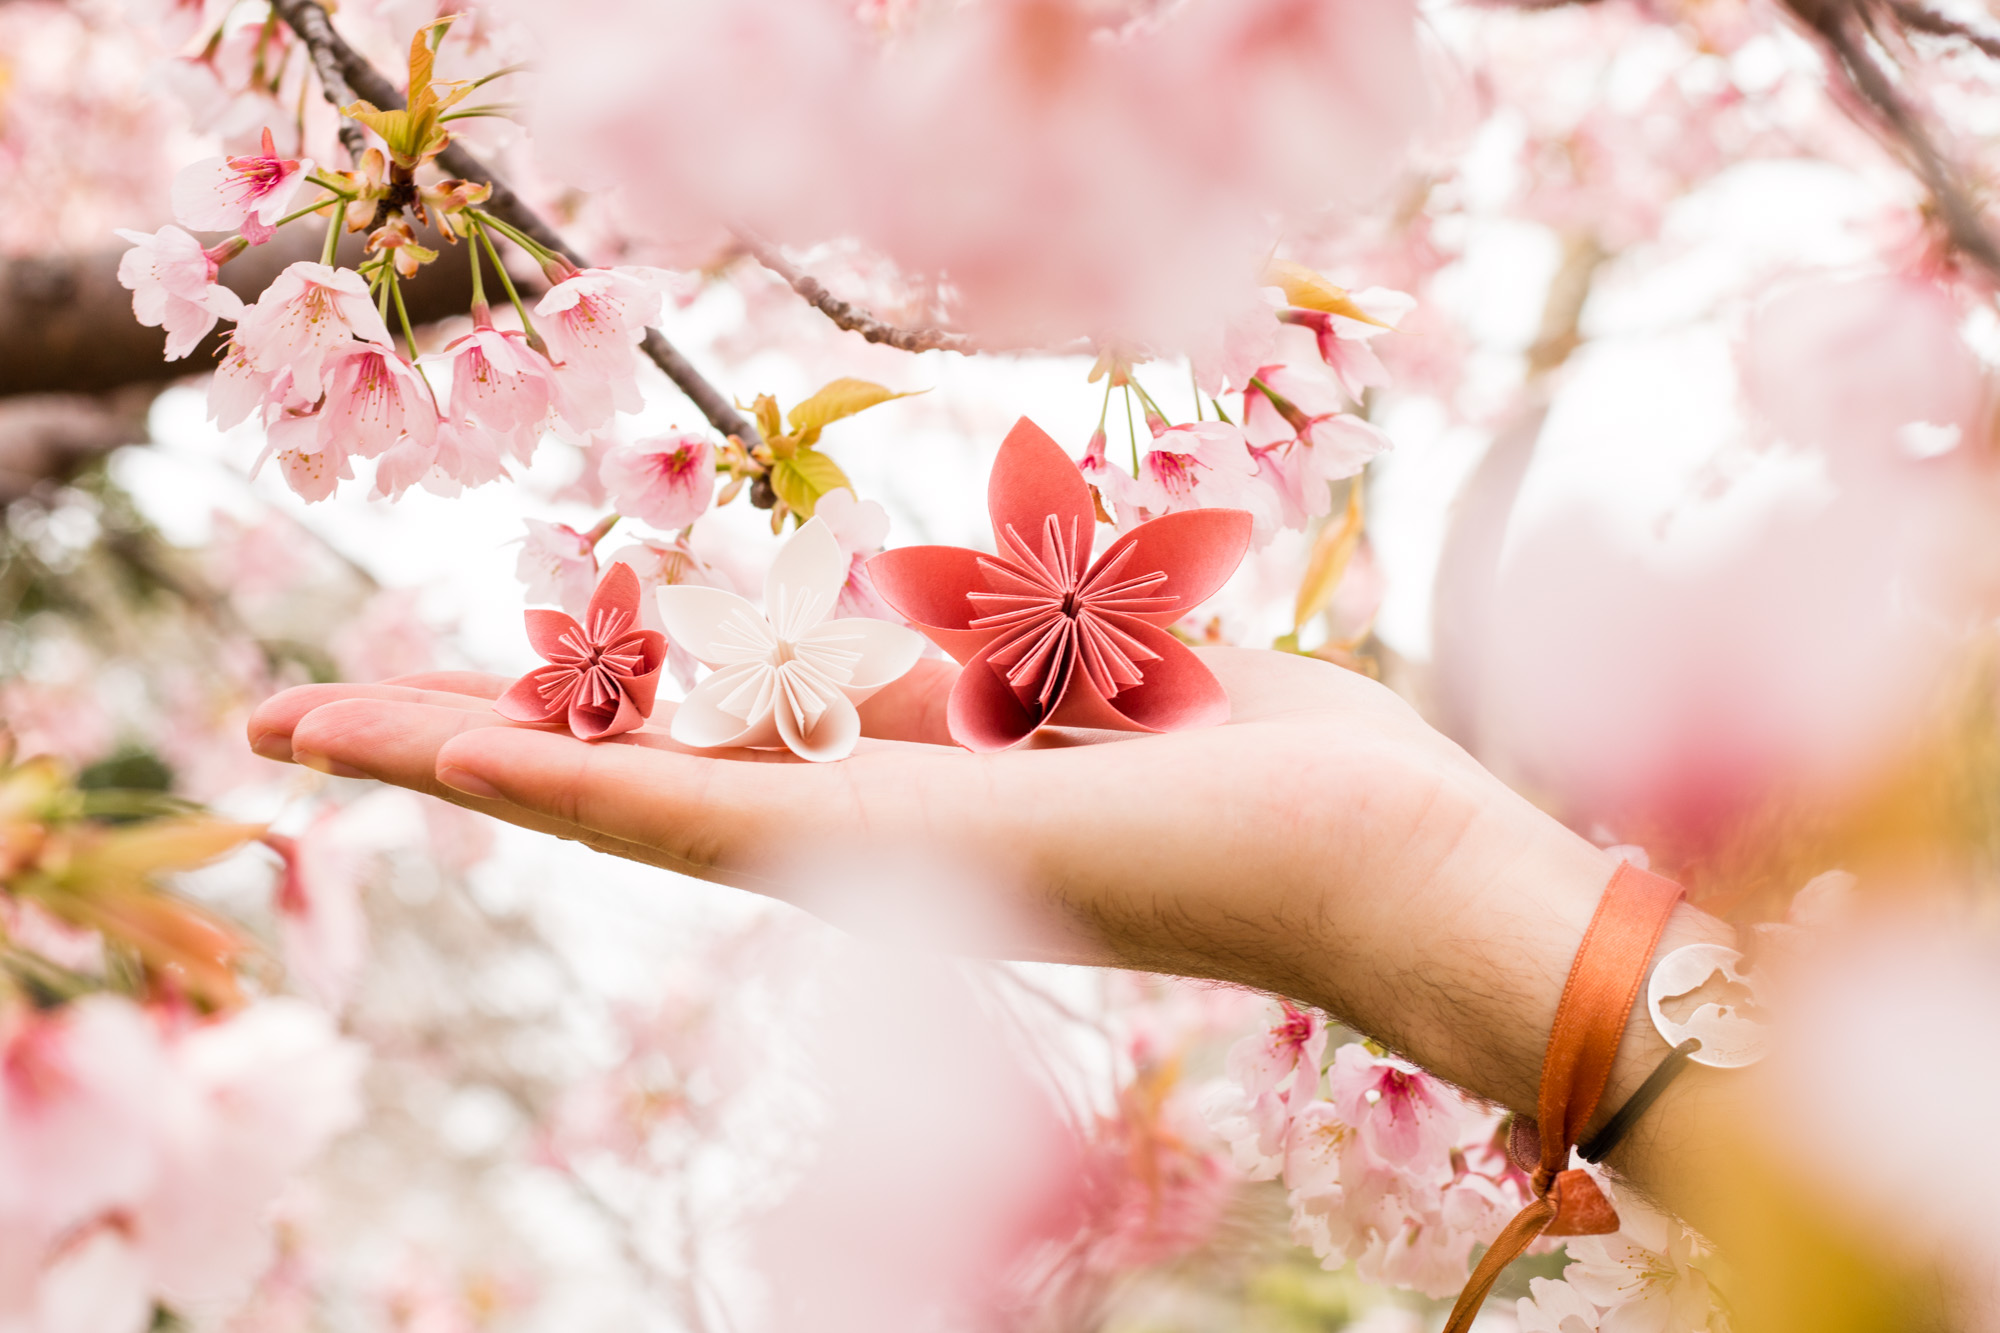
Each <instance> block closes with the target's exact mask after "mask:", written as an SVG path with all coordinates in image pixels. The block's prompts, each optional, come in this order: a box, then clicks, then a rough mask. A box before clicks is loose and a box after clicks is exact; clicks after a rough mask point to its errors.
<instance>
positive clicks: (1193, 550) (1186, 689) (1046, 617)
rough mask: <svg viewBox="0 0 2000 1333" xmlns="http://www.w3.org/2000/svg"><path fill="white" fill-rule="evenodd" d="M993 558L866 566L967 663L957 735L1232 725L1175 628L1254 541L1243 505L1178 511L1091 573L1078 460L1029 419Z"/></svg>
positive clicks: (1005, 449)
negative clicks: (1042, 728)
mask: <svg viewBox="0 0 2000 1333" xmlns="http://www.w3.org/2000/svg"><path fill="white" fill-rule="evenodd" d="M987 505H988V508H989V510H990V511H991V515H992V519H993V530H994V541H995V547H996V554H994V555H990V556H989V555H982V554H980V553H979V552H976V551H968V550H961V549H958V548H955V547H940V546H921V547H908V548H904V549H901V550H896V551H886V552H884V553H883V554H881V555H879V556H877V557H876V558H875V559H874V560H872V561H870V562H869V564H868V575H869V578H870V579H871V580H872V581H873V583H874V585H875V588H876V591H877V592H878V593H879V594H880V595H881V597H882V599H883V600H884V601H886V602H887V603H888V604H889V605H890V606H891V607H893V608H895V609H896V610H897V611H899V612H901V613H902V614H903V615H904V616H906V617H907V618H908V619H909V620H910V622H911V623H912V624H913V625H915V626H916V627H917V628H918V629H919V630H921V631H922V632H923V634H924V635H925V637H927V638H929V639H930V640H931V641H932V642H933V643H935V644H937V645H938V646H939V647H941V648H943V649H944V650H945V651H946V652H948V653H950V654H951V655H952V657H954V658H955V659H957V660H958V661H959V662H960V663H961V664H962V665H963V666H964V668H965V669H964V670H963V671H962V672H961V673H960V675H959V679H958V681H957V682H956V684H955V685H954V686H953V689H952V694H951V699H950V703H949V705H948V708H947V722H948V725H949V727H950V730H951V734H952V738H953V739H954V740H956V741H958V742H959V744H961V745H964V746H966V747H967V748H968V749H972V750H982V751H983V750H997V749H1004V748H1006V747H1007V746H1009V745H1013V744H1016V743H1018V742H1019V741H1021V740H1023V739H1025V738H1026V737H1027V736H1028V734H1029V733H1031V732H1032V731H1034V729H1035V728H1036V727H1037V726H1041V725H1044V724H1053V725H1059V726H1076V727H1099V728H1104V727H1109V728H1119V729H1124V730H1137V731H1167V730H1173V729H1176V728H1179V727H1189V726H1201V725H1205V724H1209V723H1214V722H1220V721H1223V720H1225V719H1226V718H1227V717H1228V715H1229V700H1228V696H1227V695H1226V694H1225V693H1224V692H1223V690H1222V687H1221V685H1220V684H1219V683H1218V682H1217V681H1216V679H1215V677H1214V676H1213V675H1212V674H1210V672H1209V671H1208V669H1207V668H1206V667H1204V666H1203V665H1202V664H1201V662H1200V660H1199V659H1198V658H1196V657H1195V655H1194V654H1193V653H1191V652H1190V651H1188V649H1187V648H1186V647H1185V646H1184V645H1183V644H1181V642H1180V641H1179V640H1177V639H1175V638H1174V637H1173V636H1172V635H1171V634H1168V633H1167V632H1166V627H1167V626H1169V625H1171V624H1173V623H1174V622H1175V621H1177V620H1179V619H1181V618H1182V617H1183V616H1185V615H1187V614H1188V612H1190V611H1192V610H1194V608H1195V607H1197V606H1199V605H1200V604H1201V603H1202V602H1203V601H1204V600H1206V599H1207V598H1208V597H1209V596H1211V595H1212V594H1214V593H1215V591H1216V590H1217V589H1219V588H1220V587H1221V586H1222V585H1223V584H1224V583H1226V582H1227V581H1228V579H1229V577H1230V575H1232V574H1233V573H1235V571H1236V568H1237V566H1238V565H1240V564H1241V563H1242V560H1243V556H1244V554H1245V553H1246V552H1247V551H1248V549H1249V545H1250V535H1251V527H1252V520H1251V516H1250V515H1249V514H1248V513H1245V512H1243V511H1241V510H1233V509H1202V510H1195V511H1189V512H1183V513H1175V514H1169V515H1166V516H1164V517H1162V518H1158V519H1154V520H1153V521H1151V522H1149V523H1144V524H1141V525H1140V526H1139V527H1137V528H1135V529H1134V530H1132V531H1131V532H1129V533H1127V534H1126V535H1125V536H1123V537H1121V538H1119V539H1118V540H1116V541H1114V542H1113V543H1112V544H1111V546H1110V547H1108V548H1107V549H1106V550H1105V552H1104V554H1103V556H1102V557H1101V558H1099V559H1097V560H1096V561H1092V560H1091V558H1090V554H1091V548H1092V546H1093V545H1094V544H1095V541H1096V533H1097V525H1096V508H1095V506H1094V505H1093V504H1092V502H1091V499H1090V488H1089V486H1088V485H1087V484H1086V483H1085V481H1084V479H1083V474H1082V473H1081V472H1080V471H1079V470H1078V469H1077V466H1076V464H1075V463H1074V462H1072V461H1071V460H1070V458H1069V456H1068V455H1067V454H1065V453H1063V451H1062V450H1061V448H1059V447H1058V446H1057V445H1056V443H1055V441H1053V440H1051V439H1050V438H1049V437H1048V436H1047V435H1045V434H1044V433H1043V432H1042V431H1041V430H1040V429H1039V428H1037V427H1036V426H1035V425H1034V423H1032V422H1030V421H1028V420H1027V419H1026V418H1023V419H1022V420H1021V421H1019V422H1018V423H1016V424H1015V426H1014V429H1013V430H1012V431H1011V432H1009V434H1008V436H1007V439H1006V441H1005V442H1004V443H1002V445H1001V446H1000V452H999V455H998V457H996V458H995V460H994V464H993V474H992V477H991V480H990V481H989V483H988V486H987Z"/></svg>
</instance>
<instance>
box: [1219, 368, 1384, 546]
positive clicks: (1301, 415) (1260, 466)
mask: <svg viewBox="0 0 2000 1333" xmlns="http://www.w3.org/2000/svg"><path fill="white" fill-rule="evenodd" d="M1255 380H1256V385H1261V386H1264V387H1263V389H1261V390H1260V389H1259V388H1257V387H1256V385H1253V387H1252V388H1251V389H1250V390H1249V391H1248V392H1246V393H1245V394H1244V403H1245V409H1244V432H1245V435H1246V436H1247V438H1248V439H1249V441H1250V454H1251V457H1252V458H1253V459H1255V461H1256V465H1257V473H1258V479H1259V480H1260V481H1261V482H1262V483H1263V484H1264V486H1265V487H1266V488H1267V490H1268V492H1269V494H1271V495H1272V496H1274V497H1275V498H1276V501H1277V506H1278V513H1279V521H1280V522H1281V523H1282V524H1283V525H1284V526H1285V527H1288V528H1303V527H1305V526H1306V524H1307V523H1308V522H1310V521H1311V520H1312V519H1315V518H1318V517H1320V516H1321V515H1323V514H1325V513H1327V512H1328V511H1329V510H1331V509H1332V507H1333V492H1332V489H1331V486H1330V483H1332V482H1335V481H1340V480H1343V479H1345V478H1347V477H1351V476H1354V475H1355V474H1356V473H1358V472H1360V471H1361V469H1362V468H1364V467H1366V466H1367V465H1368V462H1369V460H1370V459H1372V458H1374V457H1375V455H1377V454H1379V453H1382V452H1383V451H1384V450H1386V449H1388V448H1389V447H1390V441H1389V437H1388V436H1387V435H1385V434H1383V433H1382V431H1381V430H1380V429H1379V428H1377V427H1375V426H1373V425H1371V424H1369V423H1368V422H1366V421H1364V420H1362V419H1361V418H1360V417H1357V416H1354V415H1352V414H1351V413H1348V412H1344V411H1342V410H1341V408H1340V404H1339V401H1338V399H1337V397H1336V396H1335V392H1334V390H1333V388H1332V386H1331V385H1328V384H1326V383H1325V382H1324V381H1323V380H1321V379H1319V378H1318V377H1317V376H1315V375H1312V374H1307V373H1304V372H1300V371H1298V370H1295V369H1293V368H1292V367H1289V366H1285V365H1282V364H1280V365H1270V366H1263V367H1260V368H1259V370H1258V371H1257V374H1256V376H1255Z"/></svg>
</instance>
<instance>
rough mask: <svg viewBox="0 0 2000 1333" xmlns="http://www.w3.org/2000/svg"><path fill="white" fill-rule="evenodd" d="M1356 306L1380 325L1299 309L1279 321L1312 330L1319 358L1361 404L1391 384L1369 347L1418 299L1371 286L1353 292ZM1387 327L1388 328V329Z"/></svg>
mask: <svg viewBox="0 0 2000 1333" xmlns="http://www.w3.org/2000/svg"><path fill="white" fill-rule="evenodd" d="M1352 299H1353V301H1354V304H1355V305H1356V306H1357V307H1359V308H1360V309H1361V310H1362V311H1363V312H1364V313H1366V314H1367V315H1368V316H1369V317H1370V318H1372V319H1377V320H1380V321H1381V323H1380V324H1369V323H1365V322H1363V321H1361V320H1358V319H1350V318H1348V317H1347V316H1345V315H1334V314H1329V313H1327V312H1326V311H1324V310H1300V309H1296V308H1292V309H1287V310H1283V311H1280V312H1279V315H1278V318H1279V319H1280V320H1282V321H1283V322H1285V323H1287V324H1296V325H1298V326H1300V327H1301V328H1306V329H1310V330H1312V333H1313V336H1314V338H1315V339H1316V340H1317V342H1318V344H1319V355H1320V359H1321V360H1322V361H1324V362H1326V366H1327V369H1328V370H1331V371H1332V372H1333V374H1334V378H1336V379H1338V380H1339V381H1340V385H1341V387H1342V388H1343V389H1345V390H1347V394H1348V396H1349V397H1350V398H1353V399H1354V400H1355V401H1356V402H1359V401H1361V396H1362V394H1364V393H1366V392H1367V391H1368V390H1369V389H1371V388H1376V387H1379V386H1382V385H1386V384H1388V383H1389V372H1388V371H1387V370H1386V369H1384V368H1383V365H1382V361H1381V358H1379V357H1377V356H1376V355H1375V351H1374V349H1373V348H1372V347H1370V346H1369V343H1370V342H1372V341H1373V340H1374V339H1375V338H1377V337H1379V336H1381V335H1382V334H1384V333H1388V332H1390V331H1391V330H1392V329H1393V328H1394V326H1395V325H1396V323H1397V322H1398V321H1399V320H1401V319H1402V318H1403V316H1405V315H1407V314H1409V313H1410V311H1411V310H1413V309H1415V308H1416V304H1417V301H1416V298H1415V297H1413V296H1410V295H1408V294H1406V293H1404V292H1393V291H1390V290H1388V289H1387V288H1385V287H1370V288H1368V289H1367V290H1366V291H1360V292H1355V293H1353V298H1352ZM1385 326H1386V327H1385Z"/></svg>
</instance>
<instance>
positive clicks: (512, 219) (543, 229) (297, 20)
mask: <svg viewBox="0 0 2000 1333" xmlns="http://www.w3.org/2000/svg"><path fill="white" fill-rule="evenodd" d="M271 8H272V9H273V10H274V11H275V12H276V13H277V15H278V17H280V18H282V19H283V20H284V21H285V22H286V24H287V25H289V26H290V27H291V29H292V31H293V32H295V33H297V34H298V37H299V40H300V41H302V42H304V43H305V44H306V49H307V50H308V51H310V52H311V53H312V58H313V68H314V69H315V70H316V71H318V73H319V76H320V84H321V87H322V89H323V91H324V92H325V93H326V99H327V101H329V102H331V103H332V104H333V105H334V106H335V107H336V108H338V107H343V106H346V105H348V104H349V103H350V102H352V101H354V100H355V98H356V97H357V96H358V97H359V98H360V99H361V100H364V101H368V102H372V103H374V104H375V105H376V106H378V107H381V108H382V109H383V110H385V111H386V110H392V109H401V108H402V107H403V106H404V105H405V103H404V101H403V95H402V94H401V93H399V92H398V91H396V87H395V85H394V84H392V83H390V82H389V80H388V79H387V78H386V77H384V76H383V74H382V72H381V71H380V70H378V69H376V68H375V67H374V65H372V64H370V63H369V61H368V59H367V57H366V56H363V55H362V54H361V53H360V52H359V51H356V50H355V49H354V48H353V47H351V46H349V45H348V44H347V42H346V40H345V39H344V38H342V37H341V35H340V34H339V33H337V32H335V31H334V30H333V24H332V23H331V22H330V21H329V20H328V18H327V13H326V10H325V9H324V8H322V7H321V6H320V4H319V3H318V0H272V5H271ZM329 73H330V74H331V77H329ZM350 125H351V122H350ZM347 128H348V126H343V128H342V132H341V133H342V137H341V142H342V143H344V144H347V146H348V151H349V152H353V151H354V145H353V142H351V141H350V140H349V139H348V138H347V137H346V131H347ZM355 128H356V130H357V136H358V127H355ZM355 156H356V157H357V158H358V157H359V154H358V153H356V154H355ZM437 161H438V165H439V166H440V167H442V168H443V169H444V170H445V171H446V172H448V173H450V174H451V175H453V176H456V177H458V178H460V179H462V180H469V181H477V182H479V183H480V184H482V185H486V186H489V187H490V188H491V189H492V191H493V193H492V195H491V197H490V198H488V199H487V201H486V203H485V204H484V206H483V207H484V208H485V210H486V211H487V212H488V213H491V214H492V215H493V216H495V217H497V218H499V219H500V220H501V221H502V222H505V223H506V224H507V225H508V226H510V227H513V228H514V229H515V230H517V231H519V232H521V233H522V234H523V235H525V236H527V237H528V238H529V239H531V240H533V241H534V242H535V243H536V244H537V245H541V246H544V247H545V248H547V249H549V250H553V251H555V252H556V253H557V254H559V255H561V256H563V257H564V258H565V259H568V260H569V261H570V262H571V263H573V264H575V265H576V266H577V267H578V268H589V267H590V266H591V265H590V261H589V260H587V259H585V258H584V257H583V256H582V254H581V253H580V252H578V251H577V250H576V249H575V248H574V247H572V246H571V245H570V244H569V243H568V242H567V241H565V240H564V239H563V238H562V237H561V236H560V235H559V234H557V232H556V230H555V229H554V228H553V227H551V226H549V224H548V223H547V222H545V221H543V220H542V218H541V215H540V214H538V213H536V212H535V211H534V210H533V209H532V208H530V207H528V205H527V204H526V203H524V202H522V200H521V197H520V196H519V195H517V194H515V193H514V191H513V190H511V189H510V188H508V186H507V184H506V182H504V181H502V180H500V179H499V178H498V177H497V176H495V175H494V174H493V172H492V170H491V169H490V168H488V167H487V166H486V164H485V163H483V162H481V161H480V160H479V159H478V158H477V157H475V156H473V155H472V154H471V153H470V152H468V151H466V149H465V148H464V146H463V145H461V144H458V143H453V144H452V145H451V146H450V147H448V148H446V149H445V150H444V151H443V152H442V153H440V154H438V158H437ZM640 346H641V347H643V348H644V349H645V352H646V355H647V356H649V357H651V358H652V360H653V364H654V365H656V366H658V367H659V368H660V369H661V370H663V371H665V372H666V375H667V378H668V379H670V380H672V381H673V382H674V384H675V386H676V387H678V388H679V389H680V391H681V392H682V393H684V394H686V395H687V397H688V399H689V401H691V402H693V403H694V405H695V406H696V407H697V408H699V409H700V410H701V414H702V415H703V416H704V417H706V418H708V423H709V424H710V425H711V426H714V427H715V428H716V429H717V430H718V431H720V432H722V433H723V434H724V435H734V436H736V437H737V438H738V439H740V440H742V441H743V442H744V443H745V444H747V445H753V446H754V445H756V444H759V443H762V441H763V437H762V436H761V435H759V434H758V433H757V428H756V427H755V426H753V425H751V424H750V421H749V419H748V418H747V417H745V416H744V415H743V414H742V413H741V412H738V411H737V410H736V406H735V404H733V403H732V402H730V401H729V399H728V398H727V397H725V396H724V395H723V393H722V392H721V391H720V390H719V389H717V388H716V387H715V386H714V385H713V384H711V383H709V381H708V379H707V377H706V376H704V375H703V374H702V373H701V372H700V371H699V370H697V369H695V366H694V363H693V362H691V361H689V360H688V359H687V357H686V356H685V355H683V354H682V353H681V351H680V350H679V349H678V348H676V347H675V346H674V345H673V344H672V343H670V342H668V341H667V339H666V336H665V335H664V334H662V333H661V332H660V331H659V330H658V329H647V330H646V336H645V340H644V342H642V343H641V344H640Z"/></svg>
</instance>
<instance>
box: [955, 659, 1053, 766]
mask: <svg viewBox="0 0 2000 1333" xmlns="http://www.w3.org/2000/svg"><path fill="white" fill-rule="evenodd" d="M1058 706H1060V705H1058ZM1041 724H1042V719H1041V717H1040V716H1039V715H1038V714H1036V713H1034V712H1031V711H1029V709H1028V707H1027V705H1026V704H1023V703H1022V702H1021V700H1020V696H1018V695H1016V694H1015V693H1014V690H1013V687H1012V686H1010V685H1008V684H1007V682H1006V681H1005V680H1004V679H1003V678H1002V677H1001V675H1000V673H999V672H998V671H996V670H994V669H993V667H992V666H990V665H988V664H987V663H985V662H983V661H973V662H968V663H967V664H966V666H965V669H964V670H963V671H961V672H959V673H958V679H957V680H956V681H954V682H952V687H951V698H950V699H949V700H948V701H947V702H946V704H945V726H946V728H947V729H948V730H949V731H950V732H951V738H952V739H953V740H955V741H957V742H958V743H959V744H960V745H963V746H964V747H965V748H966V749H968V750H971V751H973V752H974V753H976V754H988V753H991V752H992V751H995V750H1005V749H1008V748H1009V747H1011V746H1015V745H1019V744H1020V743H1021V742H1022V741H1024V740H1026V739H1028V737H1029V736H1030V735H1032V734H1033V733H1034V730H1035V728H1036V727H1039V726H1040V725H1041Z"/></svg>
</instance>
